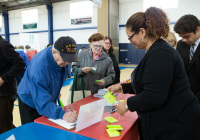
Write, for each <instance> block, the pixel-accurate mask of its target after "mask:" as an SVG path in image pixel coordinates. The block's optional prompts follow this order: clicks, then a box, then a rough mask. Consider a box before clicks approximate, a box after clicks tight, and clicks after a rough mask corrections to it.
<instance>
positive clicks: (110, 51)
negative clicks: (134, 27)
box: [104, 36, 114, 55]
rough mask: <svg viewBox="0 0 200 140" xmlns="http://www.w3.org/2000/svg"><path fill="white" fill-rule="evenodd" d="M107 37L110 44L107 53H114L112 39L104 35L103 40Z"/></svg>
mask: <svg viewBox="0 0 200 140" xmlns="http://www.w3.org/2000/svg"><path fill="white" fill-rule="evenodd" d="M107 39H108V40H109V41H110V44H111V47H110V49H109V54H111V55H114V47H113V41H112V39H111V38H110V37H109V36H105V38H104V41H105V40H107Z"/></svg>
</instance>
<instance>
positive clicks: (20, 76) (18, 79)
mask: <svg viewBox="0 0 200 140" xmlns="http://www.w3.org/2000/svg"><path fill="white" fill-rule="evenodd" d="M25 71H26V70H25V69H23V70H22V71H21V72H20V73H19V74H18V75H17V77H16V81H17V86H19V83H20V82H21V80H22V78H23V76H24V73H25Z"/></svg>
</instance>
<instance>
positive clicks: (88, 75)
mask: <svg viewBox="0 0 200 140" xmlns="http://www.w3.org/2000/svg"><path fill="white" fill-rule="evenodd" d="M88 42H89V43H90V48H89V49H88V50H83V51H81V52H80V53H79V62H73V63H72V71H73V72H74V71H75V69H76V68H78V84H77V90H81V89H82V87H81V78H80V77H82V76H83V77H84V84H85V90H91V93H92V94H94V93H97V91H98V90H99V89H102V88H104V87H105V86H106V85H108V84H111V83H112V82H113V81H114V78H115V71H114V68H113V62H112V60H111V58H110V57H109V56H108V55H107V54H106V53H105V52H102V48H103V45H104V36H103V35H102V34H100V33H95V34H93V35H91V36H90V38H89V39H88ZM96 80H101V81H100V82H95V81H96Z"/></svg>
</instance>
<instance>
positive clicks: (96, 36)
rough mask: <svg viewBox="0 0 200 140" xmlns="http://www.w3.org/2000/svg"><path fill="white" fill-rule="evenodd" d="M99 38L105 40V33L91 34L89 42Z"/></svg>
mask: <svg viewBox="0 0 200 140" xmlns="http://www.w3.org/2000/svg"><path fill="white" fill-rule="evenodd" d="M99 40H104V35H102V34H101V33H94V34H92V35H91V36H90V38H89V39H88V42H89V43H92V42H94V41H99Z"/></svg>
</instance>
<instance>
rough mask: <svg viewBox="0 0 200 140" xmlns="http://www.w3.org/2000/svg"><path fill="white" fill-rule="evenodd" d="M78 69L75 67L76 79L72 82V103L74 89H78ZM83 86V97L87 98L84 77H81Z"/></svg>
mask: <svg viewBox="0 0 200 140" xmlns="http://www.w3.org/2000/svg"><path fill="white" fill-rule="evenodd" d="M78 69H79V68H76V69H75V73H74V80H73V84H72V92H71V94H72V95H71V103H73V99H74V91H76V90H77V83H78ZM81 86H82V91H83V98H85V84H84V77H83V76H82V77H81Z"/></svg>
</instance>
